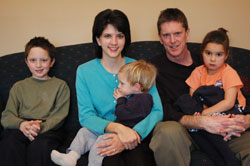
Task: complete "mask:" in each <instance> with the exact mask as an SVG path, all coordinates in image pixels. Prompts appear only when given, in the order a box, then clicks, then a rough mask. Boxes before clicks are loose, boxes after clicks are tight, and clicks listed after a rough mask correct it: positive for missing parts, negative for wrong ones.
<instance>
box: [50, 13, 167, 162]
mask: <svg viewBox="0 0 250 166" xmlns="http://www.w3.org/2000/svg"><path fill="white" fill-rule="evenodd" d="M130 42H131V39H130V28H129V22H128V19H127V16H126V15H125V14H124V13H122V12H121V11H119V10H110V9H107V10H104V11H102V12H100V13H99V14H98V15H97V16H96V18H95V21H94V25H93V43H94V49H95V54H96V56H97V58H96V59H94V60H91V61H89V62H87V63H85V64H82V65H81V66H79V67H78V69H77V78H76V91H77V101H78V111H79V120H80V124H81V125H82V127H83V128H85V129H84V133H83V132H81V130H79V132H78V134H77V136H76V137H75V139H74V141H73V142H72V144H71V146H70V147H69V149H68V153H67V154H60V153H58V152H52V155H51V157H52V160H53V161H54V162H55V163H57V164H59V165H75V164H76V161H77V159H79V158H80V154H83V153H85V152H86V151H88V150H89V148H90V147H89V146H93V144H92V143H91V144H90V142H91V139H94V141H95V140H96V139H97V137H98V136H100V135H102V134H104V133H108V134H106V135H105V136H104V140H106V141H103V143H100V144H99V145H97V147H100V150H99V151H98V154H99V155H102V156H110V157H105V159H104V161H103V165H107V166H112V165H114V166H117V165H129V166H133V165H134V166H140V165H141V166H146V165H152V164H153V163H154V159H153V154H152V152H151V150H150V149H149V146H148V145H149V140H150V137H147V136H148V135H149V133H150V132H151V131H152V129H153V128H154V126H155V124H156V123H157V122H159V121H160V120H162V118H163V112H162V105H161V102H160V98H159V95H158V92H157V89H156V87H155V86H153V87H152V88H151V90H150V92H149V93H150V94H151V95H152V96H153V102H154V104H153V108H152V111H151V113H150V114H149V115H148V116H147V117H146V118H145V119H144V120H142V121H140V122H139V123H138V124H137V125H135V126H134V127H133V129H131V128H129V127H126V126H124V125H122V124H119V123H116V122H114V121H115V119H116V116H115V106H116V102H117V101H116V99H115V98H114V97H113V93H114V90H115V89H117V88H118V84H119V81H118V71H119V69H120V67H121V66H123V65H124V64H126V63H130V62H133V61H135V60H134V59H131V58H128V57H124V54H125V51H126V49H127V48H128V46H129V45H130ZM86 129H87V130H86ZM92 142H93V141H92ZM83 149H85V150H83ZM75 152H77V153H75ZM64 156H65V157H64ZM69 156H70V157H69Z"/></svg>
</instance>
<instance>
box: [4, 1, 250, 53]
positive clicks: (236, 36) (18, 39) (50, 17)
mask: <svg viewBox="0 0 250 166" xmlns="http://www.w3.org/2000/svg"><path fill="white" fill-rule="evenodd" d="M167 7H177V8H180V9H181V10H182V11H183V12H184V13H185V14H186V16H187V18H188V20H189V25H190V28H191V37H190V41H191V42H201V40H202V38H203V37H204V35H205V34H206V33H207V32H208V31H210V30H214V29H217V28H218V27H222V26H223V27H224V28H226V29H228V30H229V32H230V33H229V37H230V38H231V45H232V46H236V47H241V48H246V49H250V21H249V20H250V1H249V0H237V1H236V0H207V1H203V0H0V56H3V55H6V54H11V53H15V52H21V51H23V50H24V45H25V44H26V43H27V42H28V40H29V39H31V38H32V37H34V36H45V37H47V38H48V39H49V40H50V41H51V42H52V43H54V44H55V45H56V46H64V45H72V44H79V43H84V42H91V28H92V24H93V19H94V17H95V15H96V14H97V13H98V12H99V11H101V10H104V9H106V8H111V9H120V10H122V11H123V12H125V13H126V14H127V16H128V18H129V20H130V24H131V32H132V41H143V40H158V37H157V29H156V21H157V17H158V15H159V13H160V11H161V10H163V9H165V8H167Z"/></svg>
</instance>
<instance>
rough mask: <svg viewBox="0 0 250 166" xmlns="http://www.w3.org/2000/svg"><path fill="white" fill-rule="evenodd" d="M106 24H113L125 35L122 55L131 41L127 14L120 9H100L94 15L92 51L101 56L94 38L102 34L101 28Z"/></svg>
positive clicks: (100, 50) (98, 56)
mask: <svg viewBox="0 0 250 166" xmlns="http://www.w3.org/2000/svg"><path fill="white" fill-rule="evenodd" d="M108 24H111V25H113V26H114V27H115V28H117V30H118V31H119V32H122V33H123V34H124V35H125V46H124V49H123V50H122V56H124V55H125V53H126V50H127V48H128V46H129V45H130V43H131V36H130V26H129V21H128V18H127V16H126V15H125V14H124V13H123V12H122V11H120V10H111V9H106V10H104V11H101V12H100V13H98V14H97V16H96V17H95V21H94V25H93V29H92V40H93V44H94V51H95V55H96V57H97V58H100V59H101V58H102V48H101V46H99V45H98V43H97V40H96V38H99V37H100V36H101V35H102V32H103V30H104V29H105V28H106V27H107V25H108Z"/></svg>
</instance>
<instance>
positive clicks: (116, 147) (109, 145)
mask: <svg viewBox="0 0 250 166" xmlns="http://www.w3.org/2000/svg"><path fill="white" fill-rule="evenodd" d="M103 139H104V140H107V139H111V140H110V141H107V142H104V143H100V144H98V145H97V146H96V147H97V148H100V147H104V148H103V149H101V150H99V151H98V153H97V154H99V155H101V156H113V155H116V154H118V153H120V152H122V151H123V150H124V146H123V145H122V143H121V141H120V139H119V137H118V135H117V134H114V133H112V134H107V135H106V136H105V137H104V138H103Z"/></svg>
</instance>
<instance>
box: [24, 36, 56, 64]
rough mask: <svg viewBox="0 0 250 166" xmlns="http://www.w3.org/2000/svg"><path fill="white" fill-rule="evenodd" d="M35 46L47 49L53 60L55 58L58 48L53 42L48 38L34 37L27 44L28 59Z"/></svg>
mask: <svg viewBox="0 0 250 166" xmlns="http://www.w3.org/2000/svg"><path fill="white" fill-rule="evenodd" d="M33 47H40V48H42V49H44V50H46V51H47V52H48V54H49V57H50V58H51V60H53V59H55V54H56V48H55V46H54V45H53V44H51V43H50V42H49V40H48V39H46V38H44V37H34V38H32V39H30V41H29V42H28V43H27V44H26V46H25V52H24V53H25V59H27V57H28V55H29V53H30V50H31V49H32V48H33Z"/></svg>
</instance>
